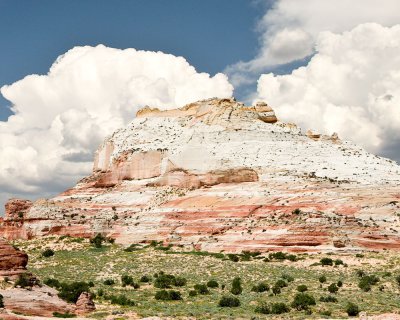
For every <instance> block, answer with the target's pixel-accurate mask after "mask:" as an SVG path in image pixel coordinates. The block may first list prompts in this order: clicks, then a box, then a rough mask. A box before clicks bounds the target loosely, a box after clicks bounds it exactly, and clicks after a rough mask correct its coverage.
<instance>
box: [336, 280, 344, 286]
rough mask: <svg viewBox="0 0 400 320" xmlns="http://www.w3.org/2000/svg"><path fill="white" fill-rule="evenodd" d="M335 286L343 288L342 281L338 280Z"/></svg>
mask: <svg viewBox="0 0 400 320" xmlns="http://www.w3.org/2000/svg"><path fill="white" fill-rule="evenodd" d="M337 286H338V287H339V288H341V287H343V281H342V280H339V281H338V282H337Z"/></svg>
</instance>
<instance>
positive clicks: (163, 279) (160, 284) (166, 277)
mask: <svg viewBox="0 0 400 320" xmlns="http://www.w3.org/2000/svg"><path fill="white" fill-rule="evenodd" d="M174 281H175V276H173V275H172V274H158V276H157V277H156V279H155V280H154V286H155V287H156V288H160V289H167V288H171V286H172V285H173V284H174Z"/></svg>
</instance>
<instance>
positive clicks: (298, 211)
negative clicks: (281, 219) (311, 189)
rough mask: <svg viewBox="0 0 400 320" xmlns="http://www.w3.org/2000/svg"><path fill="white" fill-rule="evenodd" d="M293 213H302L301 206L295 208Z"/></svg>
mask: <svg viewBox="0 0 400 320" xmlns="http://www.w3.org/2000/svg"><path fill="white" fill-rule="evenodd" d="M292 213H293V214H296V215H299V214H300V213H301V210H300V209H299V208H297V209H294V210H293V211H292Z"/></svg>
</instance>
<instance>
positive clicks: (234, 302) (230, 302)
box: [218, 296, 240, 308]
mask: <svg viewBox="0 0 400 320" xmlns="http://www.w3.org/2000/svg"><path fill="white" fill-rule="evenodd" d="M218 305H219V306H220V307H230V308H232V307H239V306H240V300H239V299H238V298H236V297H230V296H223V297H222V298H221V299H220V300H219V302H218Z"/></svg>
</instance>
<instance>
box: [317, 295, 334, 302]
mask: <svg viewBox="0 0 400 320" xmlns="http://www.w3.org/2000/svg"><path fill="white" fill-rule="evenodd" d="M319 301H321V302H337V301H338V300H337V299H336V297H334V296H325V297H324V296H322V297H321V298H319Z"/></svg>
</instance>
